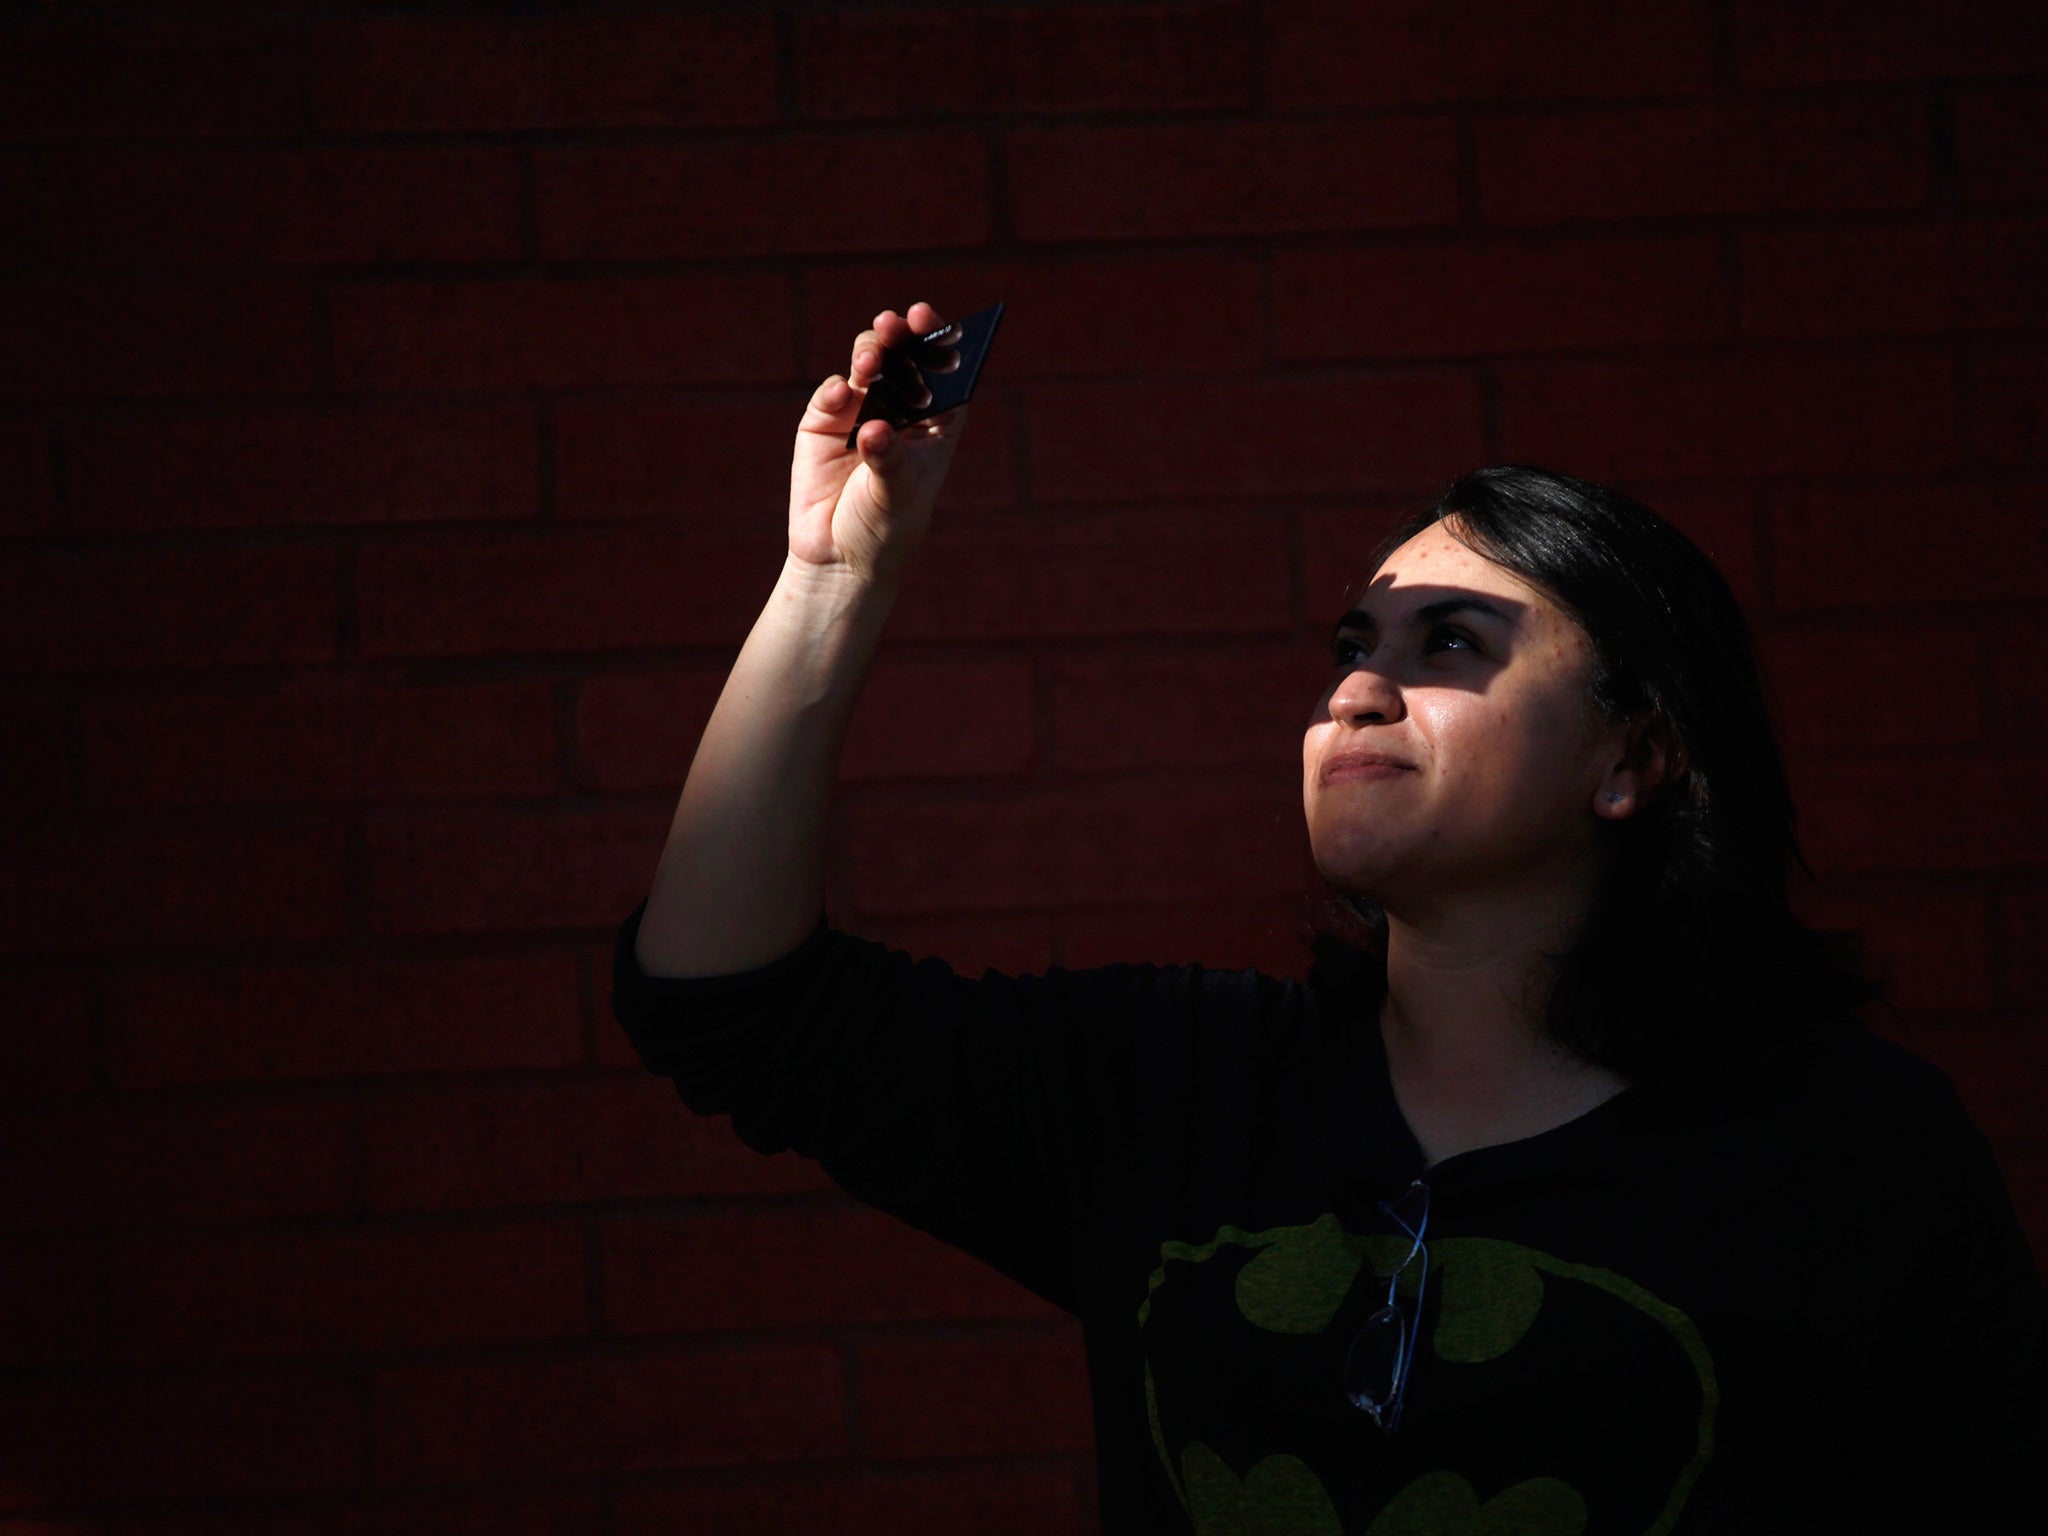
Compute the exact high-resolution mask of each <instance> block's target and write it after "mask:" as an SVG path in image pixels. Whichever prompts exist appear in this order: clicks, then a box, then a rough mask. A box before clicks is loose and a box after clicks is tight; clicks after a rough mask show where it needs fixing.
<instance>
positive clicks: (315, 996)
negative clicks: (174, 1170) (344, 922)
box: [106, 952, 583, 1089]
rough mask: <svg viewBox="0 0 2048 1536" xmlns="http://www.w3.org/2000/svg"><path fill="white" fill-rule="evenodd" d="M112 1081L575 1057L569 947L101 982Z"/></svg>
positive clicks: (524, 1064) (494, 1064)
mask: <svg viewBox="0 0 2048 1536" xmlns="http://www.w3.org/2000/svg"><path fill="white" fill-rule="evenodd" d="M106 988H107V994H108V1002H107V1012H108V1015H109V1021H110V1023H109V1030H108V1034H109V1041H108V1048H107V1057H108V1060H107V1075H108V1077H109V1079H110V1080H111V1081H112V1082H113V1083H114V1084H115V1085H116V1086H117V1087H120V1088H126V1089H150V1088H165V1087H172V1086H178V1085H183V1084H190V1083H206V1082H246V1081H254V1080H291V1079H311V1078H343V1077H364V1078H375V1077H382V1076H392V1075H404V1074H412V1073H425V1072H442V1073H445V1072H490V1071H514V1070H528V1071H538V1070H545V1069H547V1068H564V1067H572V1066H575V1065H576V1064H577V1063H578V1062H580V1061H581V1060H582V1057H583V1030H582V1021H581V1011H582V1008H581V1001H580V998H581V991H582V987H581V983H580V981H579V978H578V975H577V969H576V966H575V965H574V963H573V961H572V960H571V958H570V957H569V956H568V955H566V954H561V953H548V952H536V953H531V954H513V955H505V956H497V955H485V956H477V957H473V958H472V957H454V958H449V959H422V960H397V959H373V960H354V961H350V962H348V963H346V964H336V965H318V966H282V965H271V966H261V967H258V966H226V965H222V964H220V963H218V962H215V963H213V964H211V965H209V966H208V967H207V968H206V969H204V970H199V971H183V970H180V971H172V970H167V969H152V970H150V971H146V972H140V973H137V974H132V975H128V974H124V975H118V976H116V977H114V978H112V979H110V980H109V981H108V982H107V983H106Z"/></svg>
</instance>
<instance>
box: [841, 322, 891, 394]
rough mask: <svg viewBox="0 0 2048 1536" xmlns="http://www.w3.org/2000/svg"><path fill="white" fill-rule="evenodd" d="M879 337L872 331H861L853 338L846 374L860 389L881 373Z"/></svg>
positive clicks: (880, 340)
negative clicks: (850, 359)
mask: <svg viewBox="0 0 2048 1536" xmlns="http://www.w3.org/2000/svg"><path fill="white" fill-rule="evenodd" d="M883 345H884V343H883V341H882V338H881V336H880V335H879V334H878V333H876V332H875V331H873V330H866V331H862V332H861V333H860V334H859V335H858V336H856V337H854V338H853V361H852V362H851V363H850V364H849V365H848V367H847V370H846V373H847V377H848V379H849V380H851V381H852V382H853V383H854V384H856V385H858V386H859V387H860V388H862V389H866V388H867V387H868V386H869V385H870V384H872V383H874V382H875V380H876V379H877V378H878V377H880V375H881V372H882V347H883Z"/></svg>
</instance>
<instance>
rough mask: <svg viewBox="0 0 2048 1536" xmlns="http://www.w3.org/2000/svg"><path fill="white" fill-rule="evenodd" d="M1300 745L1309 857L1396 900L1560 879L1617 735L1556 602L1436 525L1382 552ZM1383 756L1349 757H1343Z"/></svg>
mask: <svg viewBox="0 0 2048 1536" xmlns="http://www.w3.org/2000/svg"><path fill="white" fill-rule="evenodd" d="M1335 635H1336V638H1335V641H1334V644H1333V652H1334V654H1333V657H1332V665H1331V670H1330V680H1329V684H1328V686H1327V688H1326V689H1325V690H1324V693H1323V696H1322V698H1321V699H1320V700H1319V701H1318V702H1317V706H1316V712H1315V715H1314V717H1313V718H1312V720H1311V721H1310V724H1309V727H1308V732H1307V735H1306V736H1305V737H1304V738H1303V740H1302V802H1303V806H1304V809H1305V810H1306V812H1307V815H1308V830H1309V841H1310V843H1311V845H1312V846H1313V848H1314V850H1315V859H1316V865H1317V867H1318V868H1319V869H1320V870H1321V871H1322V873H1323V876H1324V878H1325V879H1327V880H1328V881H1329V882H1330V884H1331V885H1332V886H1333V887H1335V888H1336V889H1338V890H1342V891H1350V892H1356V893H1359V894H1361V895H1364V896H1367V897H1369V898H1370V899H1372V900H1374V901H1376V902H1377V903H1379V904H1380V905H1381V906H1383V907H1386V908H1387V909H1388V910H1389V911H1392V912H1396V913H1399V912H1401V911H1403V910H1404V908H1406V909H1414V908H1416V907H1418V906H1420V905H1434V904H1435V903H1436V902H1438V901H1440V900H1442V899H1444V898H1446V897H1455V896H1457V895H1458V894H1459V893H1461V892H1475V891H1480V890H1486V889H1494V890H1500V889H1504V888H1509V887H1526V886H1528V885H1530V884H1531V883H1532V881H1533V882H1535V883H1538V884H1540V883H1542V882H1543V881H1545V880H1546V879H1548V878H1551V877H1553V876H1559V877H1561V876H1562V875H1564V874H1566V873H1567V872H1569V871H1570V870H1572V868H1573V867H1574V865H1575V863H1576V861H1578V860H1580V859H1582V858H1584V857H1586V856H1588V855H1589V854H1590V852H1591V850H1592V847H1593V838H1594V831H1595V825H1596V818H1600V817H1611V816H1615V815H1617V814H1625V809H1623V804H1625V803H1617V802H1614V801H1611V800H1608V799H1607V798H1606V796H1607V795H1608V794H1609V793H1610V792H1612V791H1613V790H1615V789H1616V788H1618V787H1619V788H1622V789H1624V790H1625V791H1627V792H1628V793H1629V794H1631V795H1632V793H1633V789H1632V786H1631V785H1630V784H1629V783H1628V781H1627V780H1626V779H1625V778H1617V777H1615V774H1616V772H1617V770H1618V768H1619V766H1620V763H1621V759H1622V757H1623V755H1624V752H1625V749H1626V731H1625V729H1624V728H1623V727H1620V726H1618V725H1615V724H1613V723H1610V722H1608V721H1606V720H1605V719H1604V718H1602V716H1601V715H1600V713H1599V711H1597V710H1596V709H1595V708H1594V706H1593V704H1592V702H1591V699H1590V697H1589V695H1588V691H1587V690H1588V685H1589V683H1590V681H1591V678H1592V672H1593V650H1592V645H1591V642H1590V641H1589V640H1588V639H1587V638H1586V635H1585V632H1584V631H1583V630H1581V629H1580V628H1579V627H1578V625H1577V624H1575V623H1574V622H1573V621H1572V620H1571V619H1569V618H1568V617H1566V615H1565V614H1564V612H1563V610H1561V609H1560V608H1558V607H1557V605H1556V604H1555V603H1553V602H1551V601H1550V599H1549V598H1547V597H1545V596H1544V595H1543V594H1542V593H1541V592H1539V591H1537V590H1536V589H1535V588H1534V587H1532V586H1530V585H1528V584H1527V583H1526V582H1524V581H1522V580H1521V579H1520V578H1519V577H1517V576H1515V575H1513V574H1511V573H1510V572H1508V571H1506V570H1503V569H1502V568H1501V567H1500V566H1498V565H1495V564H1494V563H1493V562H1492V561H1490V560H1488V559H1486V558H1485V557H1484V556H1482V555H1479V554H1477V553H1475V552H1474V551H1472V550H1471V549H1468V548H1467V547H1466V546H1465V545H1463V544H1460V543H1459V542H1458V541H1457V540H1456V539H1455V538H1453V537H1452V536H1451V533H1450V530H1449V529H1448V528H1447V527H1446V526H1445V524H1444V523H1442V522H1437V523H1433V524H1431V525H1430V526H1429V527H1428V528H1426V529H1424V530H1423V531H1422V532H1421V533H1419V534H1417V535H1416V536H1415V537H1414V538H1412V539H1410V540H1409V541H1408V542H1407V543H1406V544H1403V545H1402V546H1401V547H1400V548H1399V549H1397V550H1395V551H1394V552H1393V554H1391V555H1390V556H1388V557H1387V560H1386V563H1385V564H1384V565H1382V566H1381V567H1380V570H1379V574H1378V575H1377V576H1376V577H1374V579H1373V582H1372V585H1371V586H1370V587H1369V588H1368V589H1367V591H1366V592H1365V594H1364V596H1363V597H1361V598H1360V599H1359V604H1358V607H1357V608H1355V609H1353V610H1352V612H1351V613H1349V614H1347V615H1345V617H1344V619H1343V620H1341V621H1339V624H1338V626H1337V629H1336V632H1335ZM1357 753H1367V754H1373V755H1378V756H1380V757H1382V758H1384V759H1385V761H1384V762H1382V763H1380V764H1377V765H1371V766H1366V767H1363V768H1359V767H1351V768H1347V767H1345V765H1344V764H1343V761H1342V759H1343V758H1344V757H1345V756H1346V755H1347V754H1357Z"/></svg>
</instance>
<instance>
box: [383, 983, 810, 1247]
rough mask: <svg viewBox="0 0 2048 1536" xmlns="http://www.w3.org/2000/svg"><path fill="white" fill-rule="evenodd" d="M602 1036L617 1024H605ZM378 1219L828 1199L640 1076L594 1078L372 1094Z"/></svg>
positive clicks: (791, 1166) (792, 1165)
mask: <svg viewBox="0 0 2048 1536" xmlns="http://www.w3.org/2000/svg"><path fill="white" fill-rule="evenodd" d="M605 1021H606V1025H607V1027H609V1028H610V1029H612V1030H613V1031H615V1032H616V1031H617V1030H618V1027H619V1026H618V1025H617V1024H616V1023H613V1022H611V1020H610V1016H609V1013H608V1012H607V1014H606V1016H605ZM364 1140H365V1153H364V1166H365V1169H366V1173H365V1178H366V1180H367V1203H368V1208H369V1210H370V1211H371V1212H372V1213H375V1214H382V1213H396V1212H401V1211H420V1212H425V1211H482V1210H494V1209H502V1208H505V1207H511V1206H532V1205H581V1204H588V1203H590V1202H593V1201H615V1200H675V1199H682V1198H686V1197H697V1196H720V1197H723V1196H733V1195H763V1194H789V1193H796V1192H801V1191H812V1190H820V1189H828V1188H830V1187H831V1184H830V1181H829V1180H828V1179H826V1178H825V1176H824V1174H823V1173H822V1172H820V1171H819V1169H818V1167H817V1165H816V1164H814V1163H811V1162H808V1161H806V1160H805V1159H803V1158H800V1157H798V1156H797V1155H796V1154H795V1153H793V1152H784V1153H780V1154H777V1155H776V1156H773V1157H764V1156H762V1155H761V1154H760V1153H758V1152H755V1151H753V1150H752V1149H751V1148H749V1147H748V1146H747V1145H746V1144H745V1143H743V1142H741V1141H740V1140H739V1138H738V1137H737V1136H735V1135H734V1134H733V1131H732V1127H731V1124H730V1122H729V1121H727V1120H726V1119H725V1118H723V1117H722V1116H701V1115H696V1114H693V1113H691V1111H690V1109H689V1107H688V1106H687V1105H685V1104H684V1103H682V1102H681V1100H680V1099H679V1098H678V1097H677V1094H676V1091H675V1086H674V1084H672V1083H670V1082H669V1081H667V1080H666V1079H658V1078H655V1077H653V1076H652V1075H651V1074H649V1073H648V1072H647V1071H646V1070H645V1069H642V1070H641V1071H640V1072H639V1073H638V1074H637V1075H619V1076H607V1077H604V1078H599V1079H566V1078H554V1079H547V1080H531V1079H530V1080H526V1081H516V1080H515V1081H495V1082H494V1081H476V1082H469V1083H454V1084H450V1085H447V1086H438V1085H437V1086H432V1087H424V1088H421V1087H413V1088H403V1087H398V1086H391V1087H389V1088H381V1089H378V1090H375V1091H373V1092H372V1093H371V1095H370V1096H369V1098H368V1100H367V1102H366V1104H365V1106H364Z"/></svg>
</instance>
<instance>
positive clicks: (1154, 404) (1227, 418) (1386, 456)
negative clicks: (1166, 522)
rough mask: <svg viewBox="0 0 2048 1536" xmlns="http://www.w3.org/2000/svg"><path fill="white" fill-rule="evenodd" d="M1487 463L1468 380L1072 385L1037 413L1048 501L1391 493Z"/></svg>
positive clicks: (1050, 391)
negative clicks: (1106, 436)
mask: <svg viewBox="0 0 2048 1536" xmlns="http://www.w3.org/2000/svg"><path fill="white" fill-rule="evenodd" d="M1110 421H1113V422H1115V423H1116V424H1117V452H1116V455H1115V461H1114V463H1113V464H1110V463H1108V462H1106V461H1105V458H1104V455H1103V451H1102V424H1103V423H1104V422H1110ZM1480 455H1481V436H1480V404H1479V388H1478V384H1477V382H1476V380H1474V379H1473V378H1472V377H1471V376H1470V375H1469V374H1463V373H1448V372H1446V373H1405V374H1402V375H1399V376H1384V375H1374V376H1366V377H1310V378H1294V377H1287V376H1282V377H1278V378H1272V377H1265V378H1257V379H1244V380H1233V379H1228V378H1223V379H1215V378H1212V379H1205V380H1202V381H1200V382H1187V381H1176V382H1174V383H1158V384H1155V383H1152V382H1149V381H1135V382H1128V383H1126V382H1117V383H1104V384H1072V385H1067V386H1064V387H1060V388H1051V387H1048V388H1045V389H1041V390H1039V391H1037V392H1036V393H1035V394H1034V396H1033V399H1032V406H1031V474H1032V489H1033V494H1034V496H1035V498H1036V499H1038V500H1041V501H1048V502H1053V501H1092V500H1111V499H1115V500H1123V499H1128V498H1132V497H1144V498H1147V499H1150V500H1154V501H1157V500H1160V499H1163V498H1167V497H1182V496H1185V497H1217V496H1227V497H1234V498H1236V499H1238V500H1240V501H1241V500H1244V499H1246V498H1250V497H1273V496H1322V495H1337V494H1342V493H1346V492H1352V493H1356V492H1365V491H1384V490H1387V489H1389V488H1392V487H1405V486H1409V485H1413V484H1415V483H1417V482H1418V481H1422V482H1427V481H1430V480H1433V479H1435V478H1437V477H1438V476H1442V477H1444V478H1445V479H1448V478H1450V476H1451V475H1454V474H1456V473H1459V472H1461V471H1462V470H1464V469H1465V468H1467V467H1469V466H1470V465H1472V464H1475V463H1477V462H1479V459H1480Z"/></svg>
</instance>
